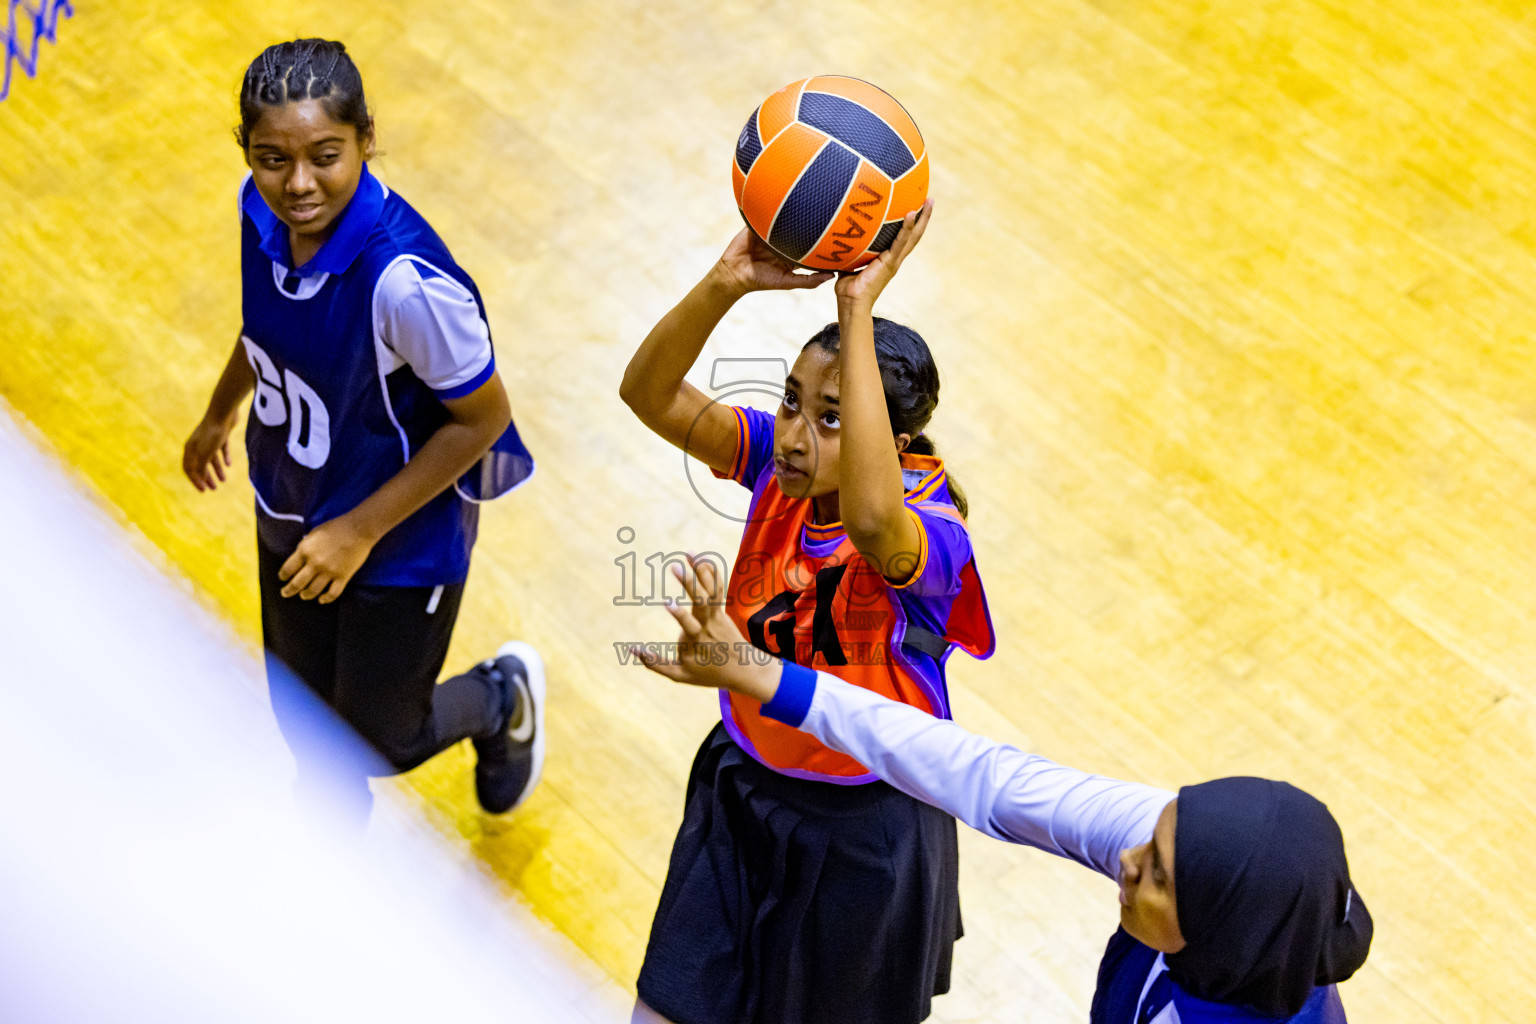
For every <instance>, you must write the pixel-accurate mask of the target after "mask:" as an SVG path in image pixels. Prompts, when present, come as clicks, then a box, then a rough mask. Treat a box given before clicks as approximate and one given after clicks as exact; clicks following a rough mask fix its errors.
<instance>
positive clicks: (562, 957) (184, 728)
mask: <svg viewBox="0 0 1536 1024" xmlns="http://www.w3.org/2000/svg"><path fill="white" fill-rule="evenodd" d="M292 777H293V771H292V763H291V759H290V758H289V757H288V754H287V751H286V750H285V748H284V747H283V745H282V741H281V739H280V738H279V737H278V734H277V731H276V728H275V726H274V724H273V722H272V719H271V714H270V712H269V711H268V709H267V706H266V700H265V696H264V687H263V685H262V682H261V676H260V666H259V662H258V660H257V659H256V658H255V657H253V655H252V653H251V652H249V651H248V650H246V649H244V648H243V647H241V646H240V645H239V644H238V643H236V642H235V640H234V638H233V637H232V636H231V635H230V633H229V631H228V629H227V628H226V627H225V626H224V625H223V624H222V623H220V622H219V621H217V620H216V619H215V618H214V617H213V616H211V615H209V614H208V613H207V612H206V610H204V609H203V608H201V607H200V606H199V605H198V604H197V603H196V602H195V601H194V600H193V599H192V598H191V596H190V594H188V593H187V592H186V590H185V588H178V586H177V585H175V584H174V583H173V582H172V581H171V580H169V579H167V578H166V576H165V575H164V574H162V573H161V572H160V571H158V570H157V569H155V568H154V567H153V566H152V565H150V564H149V563H148V562H147V561H146V560H145V559H144V558H142V557H140V556H139V555H138V554H137V553H136V552H134V551H133V550H132V548H131V545H129V544H128V543H127V542H126V540H125V538H124V536H123V530H122V527H120V526H119V525H118V524H116V523H113V522H112V521H111V520H110V518H109V517H108V516H106V515H105V514H104V513H103V512H102V511H101V510H100V509H99V508H97V507H95V506H94V505H93V504H92V503H91V501H90V500H89V499H87V498H86V497H84V496H83V495H81V494H80V493H79V492H77V491H76V490H75V488H74V486H73V485H72V483H71V482H70V481H69V480H68V479H67V478H66V477H65V475H64V474H63V473H62V472H61V471H60V470H59V468H58V467H57V466H56V465H54V464H53V463H52V462H51V461H50V460H49V459H48V458H47V457H46V456H44V455H42V454H41V453H39V452H38V451H37V450H36V448H35V447H33V446H32V444H31V443H30V441H29V440H28V439H27V438H26V437H25V436H24V435H23V433H22V432H21V430H20V429H19V428H18V426H17V424H16V423H15V422H14V420H13V419H12V414H11V413H10V411H9V409H8V408H7V407H6V406H5V404H4V403H3V402H0V1021H4V1022H6V1024H52V1022H81V1024H84V1022H92V1024H96V1022H103V1021H112V1022H114V1024H123V1022H139V1021H144V1022H154V1024H178V1022H187V1024H194V1022H195V1024H210V1022H224V1021H230V1022H236V1021H239V1022H244V1021H251V1022H258V1021H259V1022H263V1024H266V1022H277V1021H282V1022H288V1021H294V1022H307V1021H316V1022H319V1021H325V1022H327V1024H337V1022H349V1021H368V1022H385V1021H401V1022H410V1024H423V1022H427V1021H474V1022H477V1024H484V1022H491V1021H517V1022H519V1024H538V1022H546V1021H548V1022H557V1021H558V1022H562V1024H565V1022H571V1021H597V1020H613V1019H616V1017H615V1009H614V1004H615V1002H616V999H615V998H614V997H615V992H616V986H614V985H613V984H612V983H611V982H608V981H606V979H601V976H600V975H599V973H598V972H597V971H596V969H595V968H593V967H592V966H591V965H590V964H581V963H578V962H575V961H574V960H572V959H570V952H569V950H568V949H567V948H563V947H562V945H561V942H560V941H559V940H555V939H553V938H552V937H551V936H549V935H548V934H545V933H543V931H542V926H539V925H538V924H537V922H535V921H533V920H532V918H531V916H530V915H529V914H528V913H527V911H526V910H522V909H520V908H518V907H517V906H515V905H511V904H509V903H508V901H507V898H506V897H505V896H503V895H501V894H499V893H497V892H496V891H495V889H494V888H493V886H492V885H491V884H490V882H489V881H488V880H487V879H485V878H484V877H483V876H481V875H480V874H479V872H478V871H476V870H475V869H474V867H473V865H471V864H467V863H464V862H463V861H461V860H459V859H457V858H456V857H455V856H454V855H453V854H452V853H451V852H450V851H448V850H447V849H446V848H445V847H444V846H442V844H441V843H440V841H439V840H438V839H437V837H436V836H435V835H433V834H431V833H430V831H429V830H428V829H426V828H425V827H422V826H421V825H420V824H419V823H417V822H415V821H413V820H412V819H411V818H410V815H409V813H408V812H407V811H405V810H403V809H402V808H400V807H399V806H398V805H391V804H388V803H387V802H384V801H381V802H380V810H379V812H378V813H379V815H380V817H381V819H382V820H381V821H377V822H376V823H375V827H374V828H373V829H372V830H371V831H370V834H369V836H368V838H367V840H366V841H361V840H358V839H352V840H348V839H346V838H344V837H333V836H327V835H320V834H316V832H315V830H314V829H313V828H310V827H306V825H305V823H304V822H303V821H302V820H301V819H300V816H299V814H298V812H297V810H296V808H295V806H294V803H293V800H292V797H291V794H290V786H291V779H292Z"/></svg>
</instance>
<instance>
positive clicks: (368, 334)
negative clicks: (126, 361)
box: [240, 165, 533, 586]
mask: <svg viewBox="0 0 1536 1024" xmlns="http://www.w3.org/2000/svg"><path fill="white" fill-rule="evenodd" d="M240 210H241V226H242V239H241V276H242V280H243V285H244V287H243V311H244V319H245V326H244V330H243V332H242V334H243V336H242V339H241V340H242V342H243V343H244V346H245V350H246V355H247V357H248V358H249V359H250V361H251V367H252V369H253V370H254V371H255V373H256V378H257V385H256V395H255V398H254V400H253V402H252V410H251V416H250V419H249V422H248V424H247V429H246V452H247V455H248V456H249V459H250V475H251V483H252V485H253V486H254V487H255V489H256V503H257V532H258V536H259V537H260V538H261V541H262V543H264V544H265V545H266V546H267V547H269V548H271V549H272V550H273V551H275V552H278V553H280V554H286V553H288V552H290V551H292V550H293V548H294V547H295V546H296V545H297V544H298V542H299V540H300V539H301V538H302V537H303V536H304V534H305V533H306V532H307V531H309V530H311V529H313V528H314V527H316V526H318V525H319V524H321V523H323V522H326V521H327V520H330V519H334V518H336V517H337V516H339V515H341V514H343V513H345V512H347V511H350V510H351V509H353V508H355V507H356V506H357V505H358V504H360V503H361V502H362V501H363V500H364V499H365V498H367V497H368V496H369V495H370V494H372V493H373V492H374V491H376V490H378V489H379V487H380V486H381V485H382V484H383V483H384V482H385V481H386V480H388V479H389V478H390V477H392V476H394V475H395V474H396V473H398V472H399V471H400V469H401V467H403V466H404V465H405V463H406V461H407V460H409V459H410V458H411V457H412V456H413V455H414V454H415V453H417V452H419V451H420V450H421V447H422V445H424V444H425V443H426V442H427V440H428V438H430V437H431V436H432V435H433V434H434V433H435V432H436V431H437V429H438V428H439V427H441V426H442V425H443V424H444V423H446V422H447V421H448V419H449V416H448V411H447V409H446V408H445V407H444V405H443V400H444V399H452V398H457V397H461V396H463V395H467V394H469V393H470V392H472V391H474V390H475V389H476V388H478V387H480V386H481V385H482V384H484V383H485V382H486V381H487V380H488V379H490V376H491V374H492V373H493V372H494V370H495V358H494V355H493V354H489V353H488V357H483V358H486V362H485V365H484V367H483V368H481V369H479V370H478V371H477V372H474V373H473V374H472V375H471V376H469V377H468V378H467V379H464V380H460V381H457V382H456V383H454V384H453V385H452V386H450V387H446V388H439V389H437V390H434V389H433V388H432V387H429V386H428V384H427V383H425V382H424V381H423V380H422V379H421V378H420V377H419V376H418V375H417V373H416V371H415V370H414V369H413V367H412V365H411V363H410V362H407V361H406V360H404V359H402V358H401V356H400V354H399V353H398V352H397V351H395V349H394V348H392V347H391V343H390V339H389V337H388V336H387V332H386V331H385V330H384V329H383V327H382V325H381V323H380V320H379V317H378V316H377V315H376V306H375V293H376V290H377V289H378V287H379V284H380V281H381V279H382V278H383V277H384V276H385V273H386V271H391V273H394V272H397V271H398V269H399V268H398V267H397V266H396V265H399V264H402V263H404V264H408V268H409V270H410V271H411V272H412V273H413V274H414V275H416V278H419V279H421V280H428V279H432V278H448V279H451V282H456V283H457V285H458V286H459V287H461V288H462V289H463V290H464V291H467V292H468V294H469V295H470V296H473V301H474V304H475V307H476V308H477V309H478V311H479V317H480V320H481V321H485V305H484V303H483V302H482V301H481V298H480V293H479V291H478V290H477V289H476V288H475V284H474V282H473V281H472V280H471V279H470V277H469V275H468V274H466V273H465V272H464V271H463V270H462V269H461V268H460V267H459V266H458V264H456V263H455V262H454V261H453V257H452V256H451V255H450V254H449V252H448V249H447V247H446V246H445V245H443V242H442V240H441V239H439V238H438V237H437V234H436V233H435V232H434V231H433V230H432V228H431V226H430V225H428V224H427V222H426V221H425V220H423V219H422V217H421V216H420V215H419V214H418V213H417V212H416V211H415V210H413V209H411V207H410V205H409V204H408V203H406V201H405V200H404V199H401V198H400V196H399V195H397V194H395V193H393V192H390V191H389V190H387V189H386V188H384V186H383V185H382V184H381V183H380V182H379V181H378V179H376V178H374V177H373V175H372V174H370V173H369V171H368V169H367V166H366V165H365V166H364V168H363V175H362V181H361V182H360V183H359V185H358V189H357V193H356V195H354V196H353V198H352V201H351V202H350V203H349V204H348V205H347V208H346V209H345V210H344V211H343V212H342V214H341V216H340V217H339V218H338V221H337V225H336V229H335V231H334V233H333V234H332V235H331V237H330V238H329V239H328V240H327V241H326V242H325V244H324V245H323V246H322V247H321V249H320V251H319V252H318V253H316V255H315V256H314V258H313V259H311V260H310V261H309V262H308V263H306V264H305V265H304V266H303V267H301V268H299V269H298V270H297V271H295V270H291V269H289V267H288V266H287V264H288V263H289V262H290V261H291V259H292V256H291V253H290V250H289V244H288V228H287V226H286V225H285V224H283V223H282V222H281V221H280V220H278V218H277V216H276V215H275V214H273V213H272V211H271V209H270V208H268V206H267V205H266V203H265V202H264V201H263V200H262V198H261V196H260V194H259V193H258V192H257V191H256V186H255V183H254V182H253V181H251V180H250V179H247V180H246V182H245V184H244V185H243V186H242V187H241V191H240ZM392 268H394V269H392ZM439 283H440V284H443V285H445V286H447V285H449V284H450V282H448V281H442V282H439ZM476 327H477V329H478V328H479V325H478V324H476ZM482 340H483V343H484V344H485V345H487V346H488V344H489V328H488V327H486V328H485V333H484V336H483V339H482ZM532 472H533V459H532V457H531V456H530V455H529V454H528V451H527V449H526V448H525V447H524V446H523V444H522V442H521V441H520V440H519V438H518V435H517V430H516V428H515V427H513V426H509V427H508V428H507V431H506V433H505V434H504V435H503V436H502V437H501V438H500V439H499V440H498V441H497V443H496V446H495V447H494V448H493V449H492V452H491V453H490V454H489V455H488V456H487V457H486V459H484V460H482V462H481V464H480V465H478V466H477V467H475V468H474V469H472V470H471V471H470V472H469V473H467V474H465V476H464V477H463V478H462V479H461V480H460V481H459V483H458V484H457V485H456V486H454V487H451V488H449V489H447V490H446V491H444V492H443V493H442V494H439V495H438V496H437V497H435V498H433V499H432V500H431V501H429V502H428V503H427V504H426V505H425V506H423V507H422V508H421V509H420V510H418V511H417V512H415V513H414V514H413V515H411V516H410V517H408V518H407V519H406V520H405V521H404V522H402V523H401V524H400V525H399V526H396V527H395V528H394V529H393V530H391V531H390V532H389V533H388V534H386V535H385V536H384V538H383V539H381V540H380V541H379V543H378V544H377V545H376V546H375V547H374V549H373V551H372V553H371V554H370V555H369V557H368V560H367V561H366V562H365V563H364V564H363V567H362V569H361V570H359V572H358V573H357V575H356V576H355V577H354V581H355V582H357V583H365V584H374V585H383V586H435V585H437V584H439V583H457V582H460V581H462V580H463V579H464V578H465V576H466V574H467V573H468V572H469V552H470V548H471V547H472V546H473V545H474V542H475V533H476V528H477V525H478V521H479V515H478V509H477V508H476V505H475V501H478V500H482V499H488V498H492V497H496V496H497V495H499V494H502V493H505V492H506V491H507V490H510V489H511V488H512V487H515V486H516V485H517V484H519V483H521V482H522V481H523V480H525V479H526V478H527V477H528V476H529V475H530V474H531V473H532ZM466 499H469V500H466Z"/></svg>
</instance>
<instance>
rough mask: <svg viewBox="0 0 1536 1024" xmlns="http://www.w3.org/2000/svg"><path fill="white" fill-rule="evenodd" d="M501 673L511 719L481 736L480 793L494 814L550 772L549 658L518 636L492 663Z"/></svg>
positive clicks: (483, 804) (505, 705) (477, 792)
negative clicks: (546, 727) (546, 665)
mask: <svg viewBox="0 0 1536 1024" xmlns="http://www.w3.org/2000/svg"><path fill="white" fill-rule="evenodd" d="M487 665H488V666H489V671H490V672H491V674H492V676H493V677H496V676H500V677H501V683H502V686H503V687H505V689H504V691H503V700H504V703H503V704H502V707H503V708H504V709H505V714H506V719H505V722H504V724H503V725H502V727H501V729H499V730H498V731H497V732H496V734H495V735H493V736H487V737H485V738H484V739H476V740H473V741H472V742H473V743H474V745H475V755H476V763H475V796H476V797H478V798H479V800H480V806H481V807H483V808H485V809H486V811H488V812H490V813H491V814H505V813H506V812H507V811H510V810H512V809H513V808H514V807H516V806H517V805H518V804H521V803H522V802H523V801H524V800H526V799H528V795H529V794H530V793H532V792H533V789H534V787H535V786H537V785H538V784H539V776H540V775H541V774H542V773H543V771H544V659H543V658H541V657H539V652H538V651H536V650H534V648H533V645H532V644H528V643H524V642H523V641H521V640H512V641H510V642H508V643H505V644H502V645H501V650H499V651H497V652H496V657H495V658H493V659H491V661H489V662H488V663H487Z"/></svg>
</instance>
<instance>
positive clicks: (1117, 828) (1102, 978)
mask: <svg viewBox="0 0 1536 1024" xmlns="http://www.w3.org/2000/svg"><path fill="white" fill-rule="evenodd" d="M763 714H765V715H768V716H770V717H774V718H777V719H778V720H779V721H782V722H785V723H786V724H788V725H793V726H796V727H797V728H800V729H803V730H804V731H806V732H808V733H810V734H811V735H812V736H815V737H816V738H817V739H819V740H821V742H822V743H824V744H826V745H827V746H828V747H831V748H832V749H833V750H837V751H840V752H842V753H844V754H847V755H849V756H850V757H852V758H853V759H854V760H856V761H858V762H859V763H860V764H862V765H864V766H865V767H866V768H868V769H869V770H870V771H871V772H874V773H875V774H876V775H878V776H880V778H882V779H884V780H885V781H886V782H888V783H890V784H891V785H892V786H894V787H896V788H897V789H899V790H901V791H902V792H903V793H906V794H907V795H908V796H912V797H916V798H917V799H919V800H922V801H923V802H924V803H929V804H932V805H934V806H935V807H938V808H940V809H941V810H945V811H948V812H949V813H950V814H953V815H954V816H955V817H957V818H959V819H960V820H961V821H963V822H965V823H966V824H967V825H969V826H971V827H972V828H974V829H976V830H978V831H980V832H984V833H986V834H987V835H989V836H992V837H993V838H994V839H1001V840H1004V841H1005V842H1010V843H1021V844H1023V845H1025V846H1033V847H1035V848H1037V849H1041V850H1045V851H1046V852H1048V853H1054V854H1056V855H1057V856H1058V857H1066V858H1068V859H1069V860H1075V861H1077V862H1078V863H1079V864H1082V865H1083V866H1085V867H1089V868H1092V869H1093V870H1095V871H1097V872H1099V873H1100V874H1102V875H1107V876H1108V877H1110V878H1115V879H1117V878H1118V877H1119V865H1120V851H1121V850H1124V849H1126V848H1127V847H1131V846H1140V845H1141V844H1142V843H1145V842H1147V841H1148V840H1150V839H1151V838H1152V832H1153V829H1154V828H1156V826H1157V818H1158V815H1160V814H1161V813H1162V811H1163V808H1164V807H1166V806H1167V805H1168V802H1169V801H1171V800H1173V799H1174V797H1175V795H1176V794H1174V793H1170V792H1169V791H1168V790H1166V789H1158V788H1156V787H1154V786H1146V785H1142V784H1140V783H1136V782H1121V781H1120V780H1119V779H1111V778H1106V777H1105V776H1103V775H1091V774H1089V773H1088V772H1083V771H1078V770H1077V769H1076V768H1068V767H1066V766H1065V765H1060V764H1057V763H1055V762H1054V761H1050V760H1048V759H1046V758H1044V757H1041V756H1039V755H1038V754H1026V753H1024V752H1023V751H1021V750H1019V749H1018V748H1016V747H1011V746H1009V745H1007V744H1006V743H998V742H996V741H994V740H989V739H987V738H985V737H983V736H977V735H975V734H973V733H971V732H968V731H966V730H965V729H964V728H962V727H961V726H959V725H956V724H955V723H954V722H950V721H945V720H944V719H940V718H935V717H933V716H932V715H930V714H927V713H925V712H923V711H922V710H921V709H919V708H915V707H912V706H910V705H907V704H901V703H898V702H897V701H894V700H889V699H887V698H885V697H882V696H881V695H880V694H878V693H874V692H872V691H870V690H866V689H864V688H862V687H858V686H853V685H850V684H849V683H846V682H844V681H843V680H841V679H839V678H837V677H836V676H834V675H832V674H830V673H828V672H819V671H818V672H814V673H813V672H811V671H810V670H809V669H805V668H800V667H797V666H786V669H785V674H784V678H783V681H782V682H781V683H780V684H779V690H778V693H777V694H776V695H775V696H774V698H773V700H772V701H771V702H770V703H768V704H765V705H764V706H763ZM1091 1020H1092V1021H1094V1022H1099V1021H1103V1022H1105V1024H1236V1022H1240V1021H1241V1022H1247V1024H1282V1020H1277V1019H1276V1018H1273V1017H1262V1016H1259V1015H1258V1014H1255V1013H1254V1012H1252V1011H1251V1010H1247V1009H1244V1008H1242V1007H1238V1006H1230V1005H1227V1004H1225V1003H1214V1002H1211V1001H1209V1000H1205V999H1199V998H1197V997H1195V996H1193V995H1191V994H1190V993H1188V992H1185V991H1184V990H1183V989H1182V988H1180V987H1179V986H1178V984H1177V983H1174V982H1173V980H1172V979H1171V978H1170V977H1168V976H1167V974H1166V967H1165V965H1164V963H1163V957H1162V954H1161V953H1158V952H1157V951H1156V950H1154V949H1151V948H1150V947H1148V946H1145V945H1142V944H1141V943H1140V942H1137V941H1136V940H1135V939H1133V938H1131V937H1130V936H1129V935H1128V934H1126V932H1125V931H1124V930H1123V929H1121V930H1118V931H1116V932H1115V934H1114V936H1113V937H1112V938H1111V939H1110V941H1109V947H1108V948H1107V949H1106V950H1105V953H1104V959H1103V961H1102V962H1101V963H1100V965H1099V983H1098V990H1097V991H1096V992H1095V993H1094V997H1093V1010H1092V1015H1091ZM1283 1021H1284V1022H1286V1024H1344V1022H1345V1018H1344V1006H1343V1004H1342V1003H1341V1002H1340V1001H1339V990H1338V986H1336V985H1324V986H1319V987H1317V988H1315V989H1313V990H1312V997H1311V998H1310V999H1309V1000H1308V1001H1307V1004H1306V1005H1305V1006H1304V1007H1302V1009H1301V1012H1299V1013H1297V1014H1295V1015H1293V1016H1291V1017H1287V1018H1283Z"/></svg>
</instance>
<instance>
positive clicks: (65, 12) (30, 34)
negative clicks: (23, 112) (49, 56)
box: [0, 0, 75, 100]
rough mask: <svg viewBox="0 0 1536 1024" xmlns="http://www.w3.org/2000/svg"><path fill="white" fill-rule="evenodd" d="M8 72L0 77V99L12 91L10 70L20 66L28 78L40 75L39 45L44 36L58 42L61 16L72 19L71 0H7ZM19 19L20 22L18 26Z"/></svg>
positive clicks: (73, 10)
mask: <svg viewBox="0 0 1536 1024" xmlns="http://www.w3.org/2000/svg"><path fill="white" fill-rule="evenodd" d="M6 6H7V7H8V8H9V9H8V10H7V11H6V19H5V72H4V75H3V76H0V100H3V99H5V98H6V97H7V96H9V95H10V94H11V72H12V71H13V70H14V69H15V68H18V67H19V68H21V70H22V71H23V72H25V73H26V76H27V77H28V78H36V77H37V48H38V46H39V45H41V43H42V41H43V40H44V39H46V40H48V41H49V42H50V43H57V42H58V39H57V37H56V35H55V33H56V32H57V31H58V27H59V18H61V17H64V18H72V17H74V14H75V9H74V7H73V6H71V5H70V2H69V0H37V4H36V6H33V5H32V4H31V3H28V2H27V0H6ZM18 22H19V23H20V24H19V26H18Z"/></svg>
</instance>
